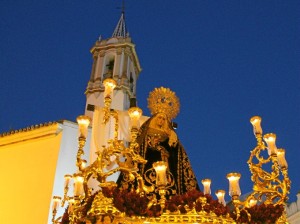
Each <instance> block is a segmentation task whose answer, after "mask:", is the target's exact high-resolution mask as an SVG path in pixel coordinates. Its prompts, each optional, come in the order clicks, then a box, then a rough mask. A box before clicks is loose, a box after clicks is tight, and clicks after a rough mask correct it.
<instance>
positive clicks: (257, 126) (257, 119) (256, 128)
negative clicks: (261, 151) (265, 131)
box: [250, 116, 262, 136]
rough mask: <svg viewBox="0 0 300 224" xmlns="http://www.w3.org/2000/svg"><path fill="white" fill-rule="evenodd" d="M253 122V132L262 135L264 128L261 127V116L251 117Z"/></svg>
mask: <svg viewBox="0 0 300 224" xmlns="http://www.w3.org/2000/svg"><path fill="white" fill-rule="evenodd" d="M250 122H251V124H252V125H253V133H254V135H255V136H256V135H262V128H261V125H260V123H261V117H259V116H254V117H251V119H250Z"/></svg>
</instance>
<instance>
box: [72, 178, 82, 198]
mask: <svg viewBox="0 0 300 224" xmlns="http://www.w3.org/2000/svg"><path fill="white" fill-rule="evenodd" d="M73 179H74V196H82V195H84V189H83V181H84V179H83V177H82V176H80V175H77V174H74V175H73Z"/></svg>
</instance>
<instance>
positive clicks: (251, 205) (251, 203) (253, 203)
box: [249, 198, 257, 207]
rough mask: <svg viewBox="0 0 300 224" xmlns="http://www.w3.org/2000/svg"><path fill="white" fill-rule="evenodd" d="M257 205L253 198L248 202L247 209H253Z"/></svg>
mask: <svg viewBox="0 0 300 224" xmlns="http://www.w3.org/2000/svg"><path fill="white" fill-rule="evenodd" d="M256 204H257V200H256V199H255V198H251V199H250V201H249V207H253V206H254V205H256Z"/></svg>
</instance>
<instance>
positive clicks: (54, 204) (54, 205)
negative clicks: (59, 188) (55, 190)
mask: <svg viewBox="0 0 300 224" xmlns="http://www.w3.org/2000/svg"><path fill="white" fill-rule="evenodd" d="M60 200H61V197H59V196H53V202H52V211H57V209H58V207H59V204H60Z"/></svg>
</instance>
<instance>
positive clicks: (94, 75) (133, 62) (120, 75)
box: [85, 7, 142, 117]
mask: <svg viewBox="0 0 300 224" xmlns="http://www.w3.org/2000/svg"><path fill="white" fill-rule="evenodd" d="M91 53H92V55H93V66H92V71H91V76H90V80H89V82H88V86H87V89H86V92H85V94H86V99H87V100H86V105H88V104H91V105H95V106H100V107H102V106H103V101H104V99H103V93H104V86H103V80H104V79H106V78H113V79H114V80H115V81H116V82H117V87H116V88H115V90H114V94H113V97H114V100H113V103H112V105H111V107H112V108H113V109H117V110H127V109H128V108H129V106H130V99H132V98H135V97H136V81H137V78H138V76H139V74H140V72H141V70H142V69H141V66H140V63H139V59H138V57H137V54H136V51H135V45H134V44H133V43H132V41H131V38H130V37H129V35H128V32H127V28H126V23H125V13H124V7H122V13H121V17H120V19H119V21H118V23H117V26H116V28H115V30H114V32H113V34H112V37H111V38H108V39H104V40H102V39H101V38H99V40H98V41H96V43H95V45H94V46H93V48H92V49H91ZM85 114H86V115H88V116H90V117H92V112H91V111H88V110H86V111H85Z"/></svg>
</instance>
